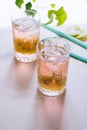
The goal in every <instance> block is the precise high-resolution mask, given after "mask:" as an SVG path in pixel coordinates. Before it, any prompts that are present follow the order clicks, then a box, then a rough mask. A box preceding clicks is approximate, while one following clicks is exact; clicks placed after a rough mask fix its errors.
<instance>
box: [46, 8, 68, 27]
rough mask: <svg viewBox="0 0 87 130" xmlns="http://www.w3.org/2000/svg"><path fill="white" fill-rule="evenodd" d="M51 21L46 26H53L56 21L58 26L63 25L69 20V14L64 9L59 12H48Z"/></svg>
mask: <svg viewBox="0 0 87 130" xmlns="http://www.w3.org/2000/svg"><path fill="white" fill-rule="evenodd" d="M48 18H49V21H48V22H47V23H45V24H51V23H52V22H53V21H54V19H55V20H56V21H57V26H60V25H62V24H63V23H64V22H65V21H66V19H67V13H66V11H65V10H64V7H60V8H59V9H58V10H54V9H52V10H48Z"/></svg>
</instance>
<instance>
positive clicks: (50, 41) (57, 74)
mask: <svg viewBox="0 0 87 130" xmlns="http://www.w3.org/2000/svg"><path fill="white" fill-rule="evenodd" d="M69 53H70V45H69V43H68V41H67V40H65V39H63V38H61V37H48V38H44V39H42V40H41V41H39V42H38V44H37V70H38V84H39V91H40V92H41V93H43V94H45V95H47V96H57V95H60V94H62V93H63V92H64V91H65V89H66V81H67V73H68V63H69Z"/></svg>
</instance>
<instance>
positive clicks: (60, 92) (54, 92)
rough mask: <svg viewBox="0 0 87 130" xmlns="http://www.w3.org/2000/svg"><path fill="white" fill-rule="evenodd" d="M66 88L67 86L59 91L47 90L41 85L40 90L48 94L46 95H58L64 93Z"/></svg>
mask: <svg viewBox="0 0 87 130" xmlns="http://www.w3.org/2000/svg"><path fill="white" fill-rule="evenodd" d="M65 90H66V87H64V88H63V89H62V90H60V91H59V90H58V91H52V90H47V89H44V88H42V87H39V91H40V92H41V93H42V94H44V95H46V96H58V95H60V94H62V93H64V92H65Z"/></svg>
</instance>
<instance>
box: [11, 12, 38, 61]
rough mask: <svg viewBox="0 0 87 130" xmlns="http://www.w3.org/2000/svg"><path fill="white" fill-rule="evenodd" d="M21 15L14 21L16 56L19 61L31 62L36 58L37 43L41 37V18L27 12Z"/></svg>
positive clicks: (13, 31)
mask: <svg viewBox="0 0 87 130" xmlns="http://www.w3.org/2000/svg"><path fill="white" fill-rule="evenodd" d="M30 13H31V12H30ZM19 16H20V17H17V18H14V21H13V22H12V33H13V41H14V49H15V57H16V59H17V60H19V61H23V62H31V61H33V60H35V59H36V44H37V42H38V41H39V38H40V24H39V20H37V19H35V18H34V17H33V16H29V15H27V14H26V13H25V14H24V15H23V16H22V15H21V14H20V15H19Z"/></svg>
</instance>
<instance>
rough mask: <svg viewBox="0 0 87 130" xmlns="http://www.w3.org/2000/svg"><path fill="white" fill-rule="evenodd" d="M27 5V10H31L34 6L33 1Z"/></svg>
mask: <svg viewBox="0 0 87 130" xmlns="http://www.w3.org/2000/svg"><path fill="white" fill-rule="evenodd" d="M25 6H26V10H31V8H32V3H31V2H28V3H27V4H26V5H25Z"/></svg>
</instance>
